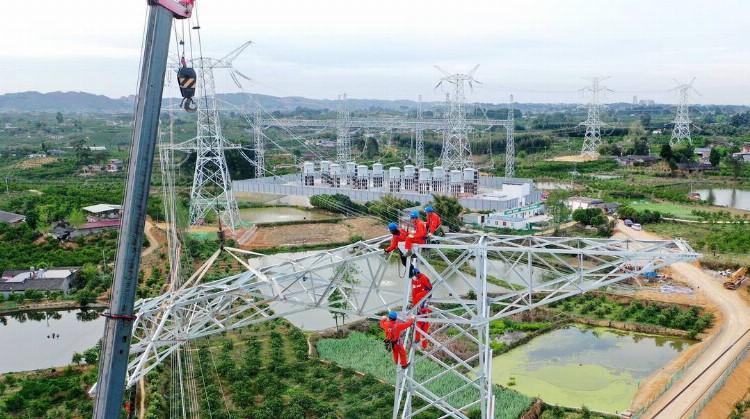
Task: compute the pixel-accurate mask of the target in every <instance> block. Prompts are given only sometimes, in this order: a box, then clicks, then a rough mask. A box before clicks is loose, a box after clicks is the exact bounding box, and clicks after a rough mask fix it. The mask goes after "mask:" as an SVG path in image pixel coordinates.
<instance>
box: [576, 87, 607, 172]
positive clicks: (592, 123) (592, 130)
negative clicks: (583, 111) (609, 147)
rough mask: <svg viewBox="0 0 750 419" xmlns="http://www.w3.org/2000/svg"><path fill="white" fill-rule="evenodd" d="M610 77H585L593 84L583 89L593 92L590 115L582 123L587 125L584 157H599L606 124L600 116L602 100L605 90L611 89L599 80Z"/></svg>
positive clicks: (583, 149)
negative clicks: (603, 129) (603, 128)
mask: <svg viewBox="0 0 750 419" xmlns="http://www.w3.org/2000/svg"><path fill="white" fill-rule="evenodd" d="M608 78H609V77H585V78H584V79H586V80H589V81H591V84H590V85H588V86H586V87H584V88H583V89H581V91H589V92H591V101H590V102H589V111H588V116H587V118H586V120H585V121H584V122H581V124H580V125H585V126H586V134H585V136H584V137H583V148H581V156H583V157H593V158H597V157H599V145H600V144H601V142H602V127H603V126H604V125H605V124H604V123H603V122H602V120H601V117H600V113H601V108H602V104H601V100H602V99H604V92H606V91H607V90H609V89H607V88H606V87H604V86H602V85H600V84H599V82H601V81H603V80H606V79H608ZM609 91H611V90H609Z"/></svg>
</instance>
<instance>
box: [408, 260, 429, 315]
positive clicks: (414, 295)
mask: <svg viewBox="0 0 750 419" xmlns="http://www.w3.org/2000/svg"><path fill="white" fill-rule="evenodd" d="M410 273H411V303H412V305H415V306H416V305H418V304H421V303H423V301H422V299H423V298H424V297H426V296H427V294H429V293H430V291H432V283H431V282H430V278H428V277H427V275H425V274H423V273H422V272H419V269H417V267H416V266H412V267H411V272H410Z"/></svg>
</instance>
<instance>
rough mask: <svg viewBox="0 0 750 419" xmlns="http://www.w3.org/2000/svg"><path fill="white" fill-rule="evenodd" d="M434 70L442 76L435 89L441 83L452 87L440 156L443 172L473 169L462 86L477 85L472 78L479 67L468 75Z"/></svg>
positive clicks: (471, 86) (470, 86)
mask: <svg viewBox="0 0 750 419" xmlns="http://www.w3.org/2000/svg"><path fill="white" fill-rule="evenodd" d="M435 68H437V69H438V70H440V72H441V73H443V76H444V77H443V78H442V79H440V82H439V83H438V84H437V86H435V88H436V89H437V88H438V87H440V85H441V84H443V82H448V83H451V84H453V86H454V90H453V99H452V100H451V101H450V111H449V113H448V120H449V122H448V123H449V124H450V126H449V128H448V129H447V131H446V134H445V136H444V138H443V153H442V155H441V156H440V159H441V160H442V166H443V167H444V168H445V170H463V169H464V168H467V167H474V162H473V161H472V159H471V147H470V145H469V135H468V134H469V125H468V124H467V123H466V113H465V107H466V96H465V94H464V84H465V83H468V84H469V88H473V85H472V83H479V82H478V81H476V80H474V77H473V76H474V72H475V71H477V68H479V65H478V64H477V66H476V67H474V68H473V69H472V70H471V71H469V73H468V74H450V73H448V72H447V71H445V70H443V69H442V68H440V67H438V66H435Z"/></svg>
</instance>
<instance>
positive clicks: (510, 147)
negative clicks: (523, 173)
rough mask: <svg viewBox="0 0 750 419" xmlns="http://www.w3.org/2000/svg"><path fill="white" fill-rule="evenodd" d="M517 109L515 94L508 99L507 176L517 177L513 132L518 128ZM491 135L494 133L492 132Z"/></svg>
mask: <svg viewBox="0 0 750 419" xmlns="http://www.w3.org/2000/svg"><path fill="white" fill-rule="evenodd" d="M514 114H515V111H514V109H513V95H510V101H508V123H507V124H506V125H505V177H506V178H513V177H516V142H515V139H514V138H513V132H514V130H515V129H516V126H515V125H516V122H515V120H514V118H515V115H514ZM490 135H492V134H491V133H490Z"/></svg>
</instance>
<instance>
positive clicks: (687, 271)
mask: <svg viewBox="0 0 750 419" xmlns="http://www.w3.org/2000/svg"><path fill="white" fill-rule="evenodd" d="M614 236H615V237H625V238H631V239H661V238H662V237H659V236H657V235H655V234H651V233H648V232H646V231H635V230H633V229H632V228H629V227H626V226H625V225H624V224H623V223H622V222H619V223H618V225H617V229H616V231H615V235H614ZM672 272H673V276H674V277H675V278H676V279H679V280H681V281H683V282H685V283H687V284H689V285H690V286H691V287H693V288H694V289H695V290H696V291H698V292H701V293H703V294H704V295H705V296H706V298H707V299H709V300H710V301H711V302H712V303H713V304H714V305H715V306H716V307H717V308H718V310H719V311H720V312H721V317H722V319H723V324H722V326H721V328H720V329H719V331H718V333H717V334H716V335H715V336H714V337H713V338H712V339H711V341H710V342H708V346H707V347H706V349H705V350H704V351H703V352H702V353H701V354H700V355H698V358H696V359H695V361H694V362H693V365H692V366H690V367H689V368H688V369H687V370H686V371H685V373H684V374H683V375H682V377H681V378H680V379H679V380H678V381H676V382H675V383H674V384H673V385H672V387H671V388H670V389H669V390H667V391H666V392H665V393H664V394H663V395H662V396H661V397H659V399H657V400H656V401H655V402H654V403H653V404H652V405H651V407H650V408H649V409H648V410H647V411H646V413H645V414H644V415H643V417H644V418H683V417H689V416H690V414H691V413H692V412H693V410H695V408H696V406H697V404H698V403H699V402H700V401H701V400H702V399H703V397H704V395H705V394H706V393H707V392H708V391H709V390H711V388H712V386H713V385H714V383H715V382H716V381H717V380H718V378H719V377H720V376H721V374H722V373H723V372H724V370H725V369H726V368H727V367H728V366H729V364H730V363H731V362H732V361H733V360H734V359H735V358H736V357H737V355H738V354H739V352H741V351H742V348H743V347H744V346H745V345H747V344H748V343H750V333H748V334H746V335H744V337H743V334H745V332H746V331H747V330H748V329H750V308H749V307H748V305H747V304H746V303H745V302H744V301H743V300H742V298H741V297H740V296H739V295H738V293H737V292H736V291H730V290H727V289H724V287H723V284H722V283H721V281H719V280H717V279H715V278H713V277H712V276H711V275H709V274H708V273H706V271H704V270H702V269H701V268H700V267H698V266H697V264H693V263H686V262H683V263H677V264H674V265H672ZM738 339H739V341H738Z"/></svg>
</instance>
